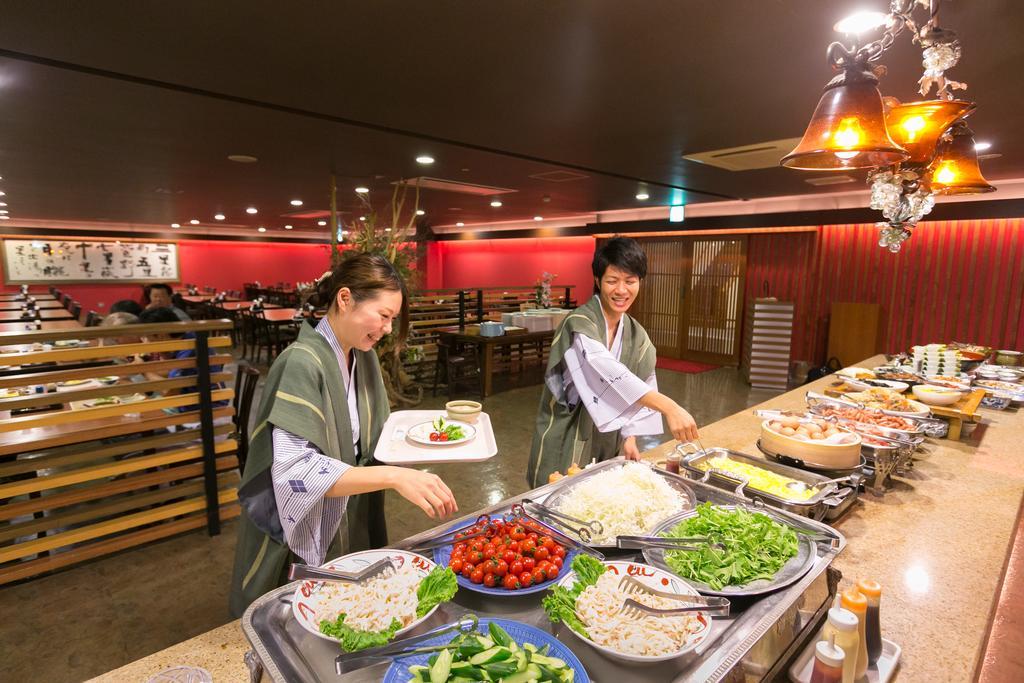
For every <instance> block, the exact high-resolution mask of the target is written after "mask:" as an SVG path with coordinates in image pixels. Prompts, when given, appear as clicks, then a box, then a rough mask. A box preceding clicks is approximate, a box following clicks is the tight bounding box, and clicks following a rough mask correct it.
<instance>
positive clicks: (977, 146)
mask: <svg viewBox="0 0 1024 683" xmlns="http://www.w3.org/2000/svg"><path fill="white" fill-rule="evenodd" d="M991 147H992V143H991V142H975V143H974V151H975V152H984V151H985V150H986V149H989V148H991ZM4 206H7V205H6V204H4Z"/></svg>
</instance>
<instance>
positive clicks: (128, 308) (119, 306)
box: [110, 299, 142, 315]
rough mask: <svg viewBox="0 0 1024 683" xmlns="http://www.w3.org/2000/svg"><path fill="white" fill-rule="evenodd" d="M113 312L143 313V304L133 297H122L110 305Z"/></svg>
mask: <svg viewBox="0 0 1024 683" xmlns="http://www.w3.org/2000/svg"><path fill="white" fill-rule="evenodd" d="M110 312H111V313H131V314H132V315H141V314H142V304H140V303H139V302H138V301H134V300H132V299H121V300H120V301H115V302H114V303H112V304H111V305H110Z"/></svg>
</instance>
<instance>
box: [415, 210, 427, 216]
mask: <svg viewBox="0 0 1024 683" xmlns="http://www.w3.org/2000/svg"><path fill="white" fill-rule="evenodd" d="M416 215H417V216H425V215H427V212H426V211H424V210H423V209H416Z"/></svg>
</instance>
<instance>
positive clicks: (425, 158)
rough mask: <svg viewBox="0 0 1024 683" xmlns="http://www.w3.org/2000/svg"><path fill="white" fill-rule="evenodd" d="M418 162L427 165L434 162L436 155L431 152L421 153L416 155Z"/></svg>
mask: <svg viewBox="0 0 1024 683" xmlns="http://www.w3.org/2000/svg"><path fill="white" fill-rule="evenodd" d="M416 163H417V164H423V165H424V166H426V165H428V164H432V163H434V157H432V156H430V155H429V154H421V155H419V156H418V157H416Z"/></svg>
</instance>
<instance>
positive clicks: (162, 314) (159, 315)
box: [139, 308, 230, 419]
mask: <svg viewBox="0 0 1024 683" xmlns="http://www.w3.org/2000/svg"><path fill="white" fill-rule="evenodd" d="M139 320H140V322H142V323H143V324H152V323H175V322H179V321H178V319H177V317H176V316H175V314H174V312H173V311H171V310H170V309H168V308H147V309H146V310H145V311H143V312H142V315H141V316H139ZM195 337H196V336H195V334H193V333H192V332H185V333H184V334H156V335H147V336H145V337H144V338H143V341H147V342H151V341H153V342H156V341H167V340H169V339H195ZM208 353H209V355H211V356H212V355H214V350H213V349H209V350H208ZM159 355H160V358H161V359H163V360H171V359H177V360H180V359H184V358H195V355H196V352H195V349H183V350H181V351H169V352H166V353H161V354H159ZM223 368H224V366H222V365H211V366H210V374H214V373H217V372H221V371H222V370H223ZM198 373H199V370H198V369H197V368H194V367H192V368H175V369H173V370H171V371H170V372H169V373H168V374H167V377H166V378H167V379H176V378H179V377H191V376H194V375H196V374H198ZM149 374H150V373H147V376H148V375H149ZM160 379H164V378H163V377H160ZM210 388H211V389H213V390H216V389H223V388H224V385H223V384H221V383H219V382H214V383H213V384H211V385H210ZM197 391H198V388H197V387H194V386H191V387H183V388H181V389H172V390H171V391H169V392H167V393H169V394H179V393H180V394H188V393H195V392H197ZM227 404H228V402H227V401H217V402H215V403H214V404H213V407H214V408H220V407H222V406H226V405H227ZM197 408H198V405H197V404H192V405H188V406H181V407H179V408H175V409H173V410H174V411H175V412H179V413H183V412H188V411H190V410H196V409H197ZM229 419H230V418H229Z"/></svg>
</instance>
